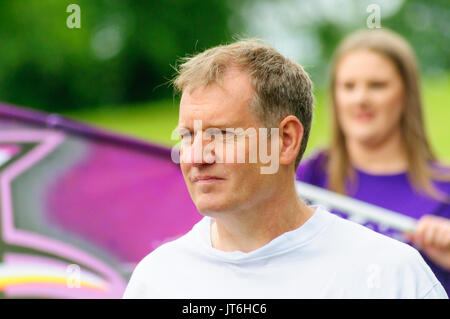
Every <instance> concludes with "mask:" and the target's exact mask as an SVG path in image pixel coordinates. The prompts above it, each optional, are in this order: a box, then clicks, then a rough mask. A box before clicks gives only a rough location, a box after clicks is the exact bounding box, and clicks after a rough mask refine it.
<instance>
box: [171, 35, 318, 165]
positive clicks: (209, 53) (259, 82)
mask: <svg viewBox="0 0 450 319" xmlns="http://www.w3.org/2000/svg"><path fill="white" fill-rule="evenodd" d="M231 67H238V68H240V69H242V70H244V71H245V72H247V73H248V74H249V76H250V78H251V80H252V85H253V89H254V92H255V94H254V96H253V100H252V102H251V105H250V107H251V109H252V111H253V112H254V113H255V114H256V115H257V117H258V118H259V119H260V121H261V123H262V124H263V125H265V126H266V127H268V128H271V127H278V126H279V124H280V121H281V120H282V119H283V118H284V117H286V116H288V115H294V116H296V117H297V118H298V119H299V121H300V122H301V123H302V125H303V139H302V142H301V146H300V151H299V153H298V155H297V158H296V161H295V169H297V167H298V164H299V163H300V160H301V158H302V156H303V153H304V152H305V149H306V145H307V142H308V137H309V132H310V130H311V122H312V115H313V107H314V96H313V92H312V91H313V85H312V82H311V80H310V78H309V76H308V74H307V73H306V71H305V70H304V69H303V68H302V66H301V65H299V64H298V63H296V62H294V61H292V60H290V59H288V58H286V57H285V56H283V55H281V54H280V53H278V52H277V51H276V50H275V49H273V48H272V47H270V46H268V45H266V44H263V43H262V42H261V41H259V40H255V39H246V40H240V41H237V42H234V43H232V44H228V45H221V46H217V47H213V48H211V49H208V50H206V51H204V52H201V53H199V54H197V55H195V56H192V57H187V58H184V59H183V60H182V63H181V65H179V67H178V70H177V75H176V76H175V78H174V79H173V81H172V82H173V85H174V87H175V90H176V91H178V92H179V93H182V92H183V91H184V89H186V88H187V87H188V86H189V87H190V88H192V89H195V88H198V87H205V86H207V85H209V84H213V83H218V84H220V83H221V81H222V78H223V76H224V74H225V72H226V71H227V70H228V69H229V68H231Z"/></svg>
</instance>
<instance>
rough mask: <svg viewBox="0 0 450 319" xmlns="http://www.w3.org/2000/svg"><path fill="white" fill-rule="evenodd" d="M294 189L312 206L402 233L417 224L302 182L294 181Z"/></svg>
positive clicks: (385, 210) (402, 216)
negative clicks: (321, 207)
mask: <svg viewBox="0 0 450 319" xmlns="http://www.w3.org/2000/svg"><path fill="white" fill-rule="evenodd" d="M295 187H296V190H297V193H298V194H299V196H300V197H301V198H302V199H306V200H308V201H311V202H313V203H314V204H322V205H324V206H326V207H327V208H330V209H335V210H337V211H340V212H342V213H347V214H350V215H354V216H357V217H358V218H363V219H366V220H368V221H371V222H376V223H379V224H382V225H385V226H388V227H390V228H393V229H396V230H399V231H402V232H413V231H414V229H415V225H416V223H417V220H416V219H414V218H412V217H409V216H405V215H402V214H400V213H397V212H394V211H391V210H388V209H385V208H382V207H379V206H376V205H372V204H368V203H366V202H363V201H360V200H357V199H353V198H350V197H348V196H344V195H341V194H338V193H335V192H332V191H329V190H326V189H323V188H320V187H317V186H314V185H310V184H307V183H304V182H299V181H295Z"/></svg>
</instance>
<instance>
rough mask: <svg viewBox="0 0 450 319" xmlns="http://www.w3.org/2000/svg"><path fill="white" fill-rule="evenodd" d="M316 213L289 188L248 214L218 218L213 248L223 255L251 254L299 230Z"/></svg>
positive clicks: (225, 215) (212, 239)
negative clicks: (284, 235)
mask: <svg viewBox="0 0 450 319" xmlns="http://www.w3.org/2000/svg"><path fill="white" fill-rule="evenodd" d="M283 193H284V194H283ZM313 213H314V211H313V210H312V209H311V208H309V207H308V206H307V205H306V204H305V203H303V202H302V201H301V200H300V198H299V197H298V195H297V194H296V192H295V188H294V187H288V188H287V189H286V190H285V191H284V192H282V193H280V194H278V195H277V196H274V197H271V198H270V200H267V201H265V202H262V203H260V205H258V206H255V207H252V208H251V209H248V210H246V211H239V212H233V213H231V212H226V213H223V215H222V214H219V215H217V217H215V218H213V223H212V224H211V229H210V230H211V244H212V246H213V247H214V248H216V249H219V250H223V251H235V250H239V251H242V252H250V251H253V250H256V249H258V248H260V247H262V246H264V245H266V244H267V243H269V242H270V241H271V240H273V239H274V238H276V237H278V236H280V235H281V234H283V233H285V232H288V231H290V230H294V229H296V228H298V227H300V226H301V225H303V224H304V223H305V222H306V221H307V220H308V219H309V218H310V217H311V216H312V215H313Z"/></svg>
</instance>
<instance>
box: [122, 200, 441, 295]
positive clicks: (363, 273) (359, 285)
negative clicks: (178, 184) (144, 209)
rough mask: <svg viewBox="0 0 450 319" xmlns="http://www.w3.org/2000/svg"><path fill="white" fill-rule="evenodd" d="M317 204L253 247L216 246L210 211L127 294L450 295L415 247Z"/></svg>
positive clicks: (152, 260)
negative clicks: (301, 219) (243, 249)
mask: <svg viewBox="0 0 450 319" xmlns="http://www.w3.org/2000/svg"><path fill="white" fill-rule="evenodd" d="M312 208H316V210H315V212H314V214H313V215H312V217H310V218H309V219H308V220H307V221H306V222H305V223H304V224H303V225H302V226H300V227H299V228H297V229H294V230H292V231H288V232H286V233H284V234H282V235H280V236H278V237H277V238H275V239H273V240H272V241H271V242H269V243H268V244H266V245H265V246H263V247H261V248H258V249H256V250H254V251H251V252H249V253H244V252H241V251H233V252H224V251H221V250H218V249H216V248H213V247H212V245H211V239H210V224H211V218H210V217H204V218H203V219H202V220H200V221H199V222H198V223H197V224H196V225H194V227H193V228H192V229H191V230H190V231H189V232H188V233H187V234H185V235H184V236H182V237H180V238H178V239H176V240H174V241H172V242H169V243H166V244H163V245H161V246H160V247H158V248H157V249H155V250H154V251H153V252H151V253H150V254H149V255H147V256H146V257H145V258H144V259H143V260H142V261H141V262H140V263H139V264H138V265H137V267H136V269H135V270H134V272H133V275H132V277H131V279H130V282H129V284H128V286H127V289H126V291H125V294H124V298H167V299H169V298H170V299H178V298H183V299H197V298H205V299H206V298H222V299H227V298H231V299H254V298H256V299H264V298H267V299H276V298H286V299H288V298H296V299H300V298H448V297H447V294H446V292H445V290H444V288H443V287H442V285H441V284H440V283H439V282H438V280H437V279H436V277H435V275H434V274H433V273H432V271H431V270H430V268H429V267H428V265H427V264H426V263H425V261H424V260H423V258H422V257H421V255H420V254H419V252H418V251H417V250H416V249H414V248H413V247H411V246H409V245H407V244H404V243H402V242H400V241H396V240H394V239H391V238H389V237H387V236H384V235H381V234H378V233H376V232H374V231H372V230H370V229H368V228H365V227H363V226H361V225H359V224H356V223H354V222H352V221H348V220H345V219H343V218H340V217H338V216H336V215H333V214H332V213H330V212H328V211H326V210H325V209H324V208H322V207H321V206H313V207H312Z"/></svg>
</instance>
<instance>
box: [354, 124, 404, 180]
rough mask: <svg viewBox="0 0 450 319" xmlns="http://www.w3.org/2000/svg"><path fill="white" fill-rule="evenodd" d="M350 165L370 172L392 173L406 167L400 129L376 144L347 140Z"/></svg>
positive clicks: (401, 170)
mask: <svg viewBox="0 0 450 319" xmlns="http://www.w3.org/2000/svg"><path fill="white" fill-rule="evenodd" d="M347 148H348V153H349V157H350V162H351V163H352V165H353V166H354V167H356V168H358V169H361V170H363V171H365V172H368V173H372V174H392V173H398V172H403V171H405V170H406V169H407V168H408V160H407V155H406V151H405V148H404V145H403V143H402V137H401V133H400V130H397V131H396V132H395V133H394V134H392V135H391V136H390V137H389V138H388V139H386V140H385V141H382V142H380V143H378V144H376V145H373V144H370V145H369V144H364V143H360V142H358V141H352V140H347Z"/></svg>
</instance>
